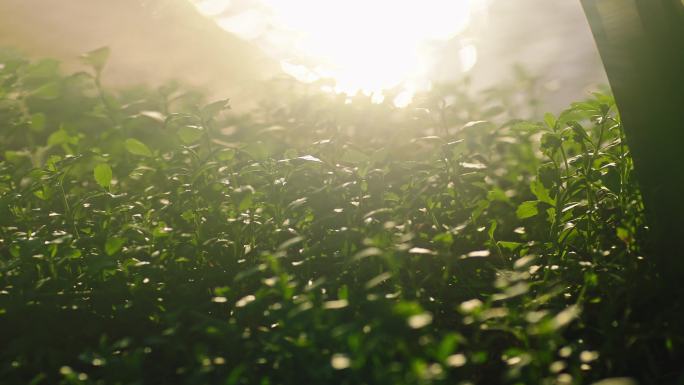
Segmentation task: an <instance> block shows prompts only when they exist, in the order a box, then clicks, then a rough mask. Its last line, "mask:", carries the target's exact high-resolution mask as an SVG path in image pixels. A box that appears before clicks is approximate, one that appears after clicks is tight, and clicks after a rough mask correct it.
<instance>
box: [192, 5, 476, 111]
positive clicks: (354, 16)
mask: <svg viewBox="0 0 684 385" xmlns="http://www.w3.org/2000/svg"><path fill="white" fill-rule="evenodd" d="M194 1H195V4H196V5H197V7H198V9H199V10H200V12H202V13H204V14H205V15H207V16H211V17H214V18H215V19H216V21H217V23H218V24H219V25H220V26H221V27H222V28H224V29H226V30H228V31H230V32H233V33H235V34H237V35H238V36H241V37H243V38H245V39H248V40H251V41H253V42H255V43H257V44H258V45H260V46H261V48H262V49H264V50H265V51H266V52H268V53H270V54H271V55H273V56H274V57H275V58H276V59H278V60H280V61H281V67H282V69H283V71H284V72H286V73H288V74H290V75H292V76H293V77H295V78H297V79H299V80H301V81H307V82H312V81H315V80H317V79H320V78H332V79H334V81H335V87H334V91H336V92H339V93H346V94H348V95H353V94H356V93H357V92H363V93H364V94H366V95H369V96H370V95H373V97H372V99H373V100H374V101H375V102H381V101H382V100H384V96H383V95H382V91H383V90H387V89H390V88H395V87H400V90H401V93H400V94H399V96H397V97H396V98H395V100H394V102H395V103H397V105H406V104H408V103H410V101H411V99H412V97H413V94H414V93H415V92H416V91H418V90H420V89H424V88H426V87H429V74H430V70H431V66H432V65H433V63H432V57H431V56H432V55H431V48H432V49H434V45H435V44H439V43H440V42H441V43H443V42H445V41H447V40H449V39H451V38H453V37H455V36H457V35H458V34H459V33H460V32H462V31H463V30H464V29H465V28H466V26H467V25H468V23H469V21H470V16H471V8H472V5H473V3H474V2H475V1H479V0H251V1H249V0H243V1H242V6H241V7H240V8H239V10H238V9H235V10H232V11H231V7H230V6H229V5H225V4H230V2H231V1H230V0H194ZM245 4H250V5H245ZM459 57H460V59H461V62H462V66H461V67H462V70H469V69H470V68H472V66H473V65H474V64H475V62H476V61H477V53H476V50H475V47H474V46H472V45H466V46H465V47H464V48H462V49H461V51H460V52H459ZM456 70H457V69H455V71H456Z"/></svg>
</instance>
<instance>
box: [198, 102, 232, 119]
mask: <svg viewBox="0 0 684 385" xmlns="http://www.w3.org/2000/svg"><path fill="white" fill-rule="evenodd" d="M229 100H230V99H223V100H219V101H216V102H213V103H210V104H208V105H207V106H205V107H204V108H203V109H202V117H203V118H204V119H212V118H214V117H215V116H216V115H218V113H219V112H221V111H223V110H226V109H228V108H230V106H229V105H228V101H229Z"/></svg>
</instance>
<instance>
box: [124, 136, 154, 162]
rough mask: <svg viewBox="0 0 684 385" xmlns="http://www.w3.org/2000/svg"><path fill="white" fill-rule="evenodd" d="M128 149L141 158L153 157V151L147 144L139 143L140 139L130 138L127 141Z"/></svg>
mask: <svg viewBox="0 0 684 385" xmlns="http://www.w3.org/2000/svg"><path fill="white" fill-rule="evenodd" d="M126 149H127V150H128V152H130V153H131V154H134V155H140V156H147V157H151V156H152V151H151V150H150V148H149V147H147V145H145V143H143V142H141V141H139V140H138V139H133V138H128V139H126Z"/></svg>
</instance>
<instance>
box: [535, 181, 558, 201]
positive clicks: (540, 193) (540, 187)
mask: <svg viewBox="0 0 684 385" xmlns="http://www.w3.org/2000/svg"><path fill="white" fill-rule="evenodd" d="M530 190H532V193H533V194H534V195H535V196H536V197H537V199H539V200H540V201H541V202H544V203H548V204H550V205H552V206H553V205H555V204H556V201H555V200H554V199H552V198H551V195H550V194H549V190H548V189H547V188H546V187H545V186H544V184H543V183H542V182H541V180H539V179H535V180H534V181H533V182H532V183H531V184H530Z"/></svg>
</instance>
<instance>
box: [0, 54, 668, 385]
mask: <svg viewBox="0 0 684 385" xmlns="http://www.w3.org/2000/svg"><path fill="white" fill-rule="evenodd" d="M107 53H108V51H107V50H106V49H101V50H98V51H94V52H91V53H89V54H86V55H85V56H84V62H85V66H86V68H87V71H84V72H80V73H76V74H71V75H63V74H61V73H60V72H59V69H58V63H56V62H55V61H51V60H43V61H38V62H30V61H28V60H25V59H24V58H22V57H20V56H18V55H16V54H13V53H12V52H10V51H2V53H1V54H0V124H1V125H2V126H1V127H2V129H1V130H0V143H1V144H2V152H1V153H0V379H1V380H2V381H0V382H2V383H3V384H4V383H6V384H29V383H30V384H157V383H159V384H161V383H165V384H226V385H232V384H264V385H266V384H324V383H325V384H464V385H465V384H495V383H506V384H580V383H594V382H597V381H600V380H602V379H605V378H607V377H618V376H620V377H621V376H631V377H636V378H638V379H640V380H641V381H643V382H644V383H649V382H653V383H657V382H675V381H677V380H680V379H679V378H678V377H677V376H678V375H679V372H678V370H680V369H679V368H678V366H677V365H678V363H677V357H679V356H678V354H679V351H680V350H679V349H680V346H681V336H678V335H677V334H676V333H675V332H674V331H673V330H676V326H673V325H672V324H668V323H667V322H665V321H664V320H671V319H672V318H671V317H670V316H671V314H668V313H667V311H665V310H662V308H660V307H658V304H657V303H656V304H653V301H652V300H651V297H650V295H651V294H652V293H653V291H652V289H651V286H652V285H649V282H652V281H654V280H655V278H654V277H655V275H654V274H653V273H652V269H651V266H650V265H649V259H648V258H645V257H644V250H645V247H646V246H645V242H644V240H645V239H646V237H645V235H646V232H647V226H646V225H645V220H644V214H643V207H642V204H641V199H640V196H639V191H638V188H637V185H636V182H635V178H634V175H633V168H632V162H631V158H630V156H629V150H628V148H627V146H626V143H625V140H624V137H623V134H622V130H621V124H620V119H619V116H618V115H617V113H616V110H615V107H614V103H613V100H612V98H611V97H610V96H609V95H607V94H598V93H597V94H594V95H593V96H592V97H591V98H590V99H588V100H586V101H582V102H578V103H575V104H573V105H572V106H570V107H569V108H568V109H567V110H566V111H564V112H562V113H561V114H558V115H553V114H546V115H544V116H543V117H541V118H539V119H537V118H536V117H535V116H534V115H533V118H532V119H528V120H521V119H517V117H518V116H516V114H521V115H522V114H526V113H530V112H531V111H534V99H523V101H522V102H521V99H520V97H519V96H520V95H515V94H514V93H513V92H512V91H510V90H512V89H509V90H506V89H498V90H492V91H488V92H484V93H482V94H480V95H471V94H470V93H469V91H468V87H467V83H463V84H461V83H459V84H450V85H443V86H441V87H437V88H436V89H435V90H434V91H432V92H430V93H429V94H426V95H421V96H420V97H419V98H417V100H416V101H414V103H413V104H412V105H411V106H409V108H405V109H397V108H394V107H393V106H392V104H391V102H390V101H391V98H388V102H385V103H382V104H373V103H371V102H370V100H368V98H366V97H363V96H356V97H353V98H351V99H348V98H347V97H345V96H333V95H328V94H321V93H318V92H310V90H308V89H306V87H308V86H302V85H298V86H297V85H293V83H291V82H289V81H286V80H280V81H274V82H273V84H270V85H269V87H270V91H271V98H269V99H267V100H266V101H264V103H263V104H262V105H261V106H260V107H259V108H257V109H255V110H254V111H253V112H251V113H249V114H237V113H233V112H231V111H230V109H229V101H227V100H219V101H207V100H206V98H205V97H203V96H202V94H201V93H197V92H192V91H187V90H184V89H183V88H182V87H180V86H177V85H174V84H169V85H167V86H164V87H160V88H156V89H149V88H146V87H144V86H141V87H139V88H136V89H129V90H123V91H121V90H118V91H114V90H108V89H105V88H103V87H102V86H101V81H100V80H101V76H102V70H103V68H104V65H105V62H106V57H107ZM521 80H524V81H525V82H526V83H527V84H528V85H531V86H534V81H533V79H530V78H527V77H521ZM311 87H314V86H311ZM293 88H294V89H293ZM530 106H531V107H530ZM653 290H655V289H653ZM644 304H651V306H652V308H651V309H654V310H655V311H652V312H646V313H645V312H644V311H642V310H643V309H644V307H643V306H645V305H644ZM659 309H660V310H659ZM668 317H670V318H668ZM611 381H612V382H611ZM603 383H604V384H608V383H610V384H631V383H633V382H631V380H628V379H625V378H623V379H612V380H604V382H603Z"/></svg>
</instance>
